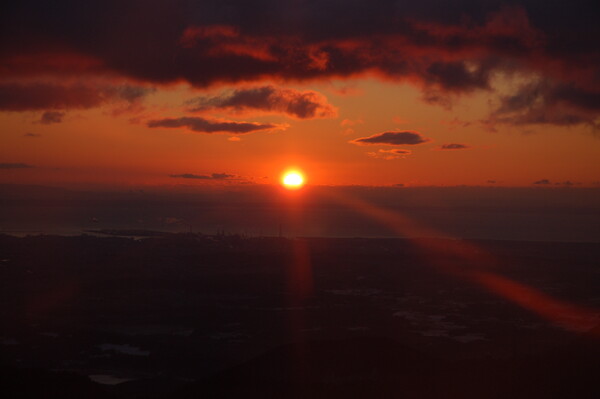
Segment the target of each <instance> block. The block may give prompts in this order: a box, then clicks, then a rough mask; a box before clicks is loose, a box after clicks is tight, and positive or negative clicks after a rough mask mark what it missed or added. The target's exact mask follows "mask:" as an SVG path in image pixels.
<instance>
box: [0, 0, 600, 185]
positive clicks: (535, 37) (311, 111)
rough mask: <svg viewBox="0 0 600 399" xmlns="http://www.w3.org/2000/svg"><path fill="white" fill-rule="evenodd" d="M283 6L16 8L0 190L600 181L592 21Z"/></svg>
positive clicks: (588, 15) (339, 5)
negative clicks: (295, 177)
mask: <svg viewBox="0 0 600 399" xmlns="http://www.w3.org/2000/svg"><path fill="white" fill-rule="evenodd" d="M30 3H31V4H30ZM213 3H214V4H213ZM275 3H277V2H275ZM275 3H273V2H270V1H265V2H258V3H256V4H254V3H252V4H250V3H248V2H245V1H239V0H232V1H231V2H227V4H225V3H224V4H220V3H219V2H203V1H200V2H194V1H187V0H177V1H165V0H156V1H155V2H153V7H147V8H143V9H142V8H140V7H137V6H136V5H137V3H135V2H134V3H131V4H130V5H129V6H128V7H123V6H121V5H120V4H121V2H115V3H114V4H113V2H95V1H91V2H89V4H88V3H86V5H85V6H81V7H79V6H78V7H72V6H69V5H68V3H65V4H64V5H63V4H61V5H56V6H53V7H47V6H39V5H38V6H35V4H36V0H31V1H29V0H28V1H26V2H24V3H22V4H21V3H15V4H12V5H11V8H10V9H7V10H6V14H5V18H4V19H3V26H4V30H3V38H2V39H3V43H4V44H3V45H2V46H0V72H1V74H0V129H1V131H0V183H23V184H49V185H72V184H78V185H86V184H87V185H102V186H147V185H172V184H192V185H207V184H248V183H253V184H270V183H277V182H278V179H279V176H280V174H281V173H282V171H283V170H285V169H287V168H290V167H295V168H298V169H301V170H303V171H304V172H305V174H306V177H307V182H308V184H314V185H396V184H403V185H406V186H428V185H433V186H454V185H475V186H478V185H494V186H531V185H541V186H598V185H599V184H600V183H599V182H600V162H599V161H598V159H599V156H600V139H599V138H598V137H599V136H598V129H599V128H600V80H599V79H598V73H597V72H598V65H599V63H600V54H599V53H598V51H597V43H598V37H599V36H600V31H599V28H598V24H597V21H596V20H595V18H594V14H595V13H593V12H591V10H588V9H586V8H585V7H581V8H579V7H571V8H569V9H565V7H563V6H562V5H560V4H557V5H555V4H545V3H544V4H542V3H539V2H535V1H530V0H521V1H519V2H517V3H514V2H511V3H510V4H508V3H507V4H503V3H502V2H501V1H500V2H490V3H489V4H488V3H487V2H486V3H481V2H479V1H476V0H472V1H471V0H467V1H465V2H462V3H461V6H460V7H458V6H456V5H453V4H451V3H448V4H445V3H440V2H431V1H429V0H425V1H422V2H418V3H414V4H413V3H408V2H407V3H406V4H405V3H403V2H397V1H391V0H390V1H381V2H377V4H375V3H371V2H366V1H360V0H359V1H356V2H351V3H348V2H337V1H324V2H313V1H301V2H282V3H277V4H275ZM463 3H464V4H463ZM565 15H568V16H569V18H564V16H565ZM132 21H135V23H132Z"/></svg>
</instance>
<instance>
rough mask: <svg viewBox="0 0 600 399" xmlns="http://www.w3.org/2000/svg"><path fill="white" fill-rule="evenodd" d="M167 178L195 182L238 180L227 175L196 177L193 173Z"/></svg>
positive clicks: (215, 174) (217, 174) (233, 176)
mask: <svg viewBox="0 0 600 399" xmlns="http://www.w3.org/2000/svg"><path fill="white" fill-rule="evenodd" d="M169 177H173V178H180V179H197V180H240V179H238V178H236V177H237V176H236V175H230V174H227V173H212V174H210V175H196V174H193V173H182V174H178V175H177V174H175V175H169Z"/></svg>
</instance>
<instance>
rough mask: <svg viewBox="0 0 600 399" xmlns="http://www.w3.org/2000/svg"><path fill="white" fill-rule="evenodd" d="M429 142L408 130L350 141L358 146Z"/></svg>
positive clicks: (417, 133)
mask: <svg viewBox="0 0 600 399" xmlns="http://www.w3.org/2000/svg"><path fill="white" fill-rule="evenodd" d="M429 141H431V139H429V138H427V137H423V136H422V135H421V133H419V132H414V131H410V130H406V131H397V132H383V133H378V134H374V135H372V136H368V137H361V138H358V139H355V140H352V141H350V142H351V143H353V144H359V145H381V144H384V145H416V144H423V143H427V142H429Z"/></svg>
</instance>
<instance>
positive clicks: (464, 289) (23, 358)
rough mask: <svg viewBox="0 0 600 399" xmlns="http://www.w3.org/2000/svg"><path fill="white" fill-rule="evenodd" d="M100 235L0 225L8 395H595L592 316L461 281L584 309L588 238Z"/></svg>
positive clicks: (0, 352)
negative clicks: (548, 308) (566, 316)
mask: <svg viewBox="0 0 600 399" xmlns="http://www.w3.org/2000/svg"><path fill="white" fill-rule="evenodd" d="M110 233H111V234H110V236H109V237H96V236H90V235H83V236H77V237H60V236H29V237H25V238H16V237H12V236H0V262H1V264H0V290H1V292H2V302H1V304H0V317H1V318H2V320H3V322H2V327H1V330H0V356H1V357H0V367H1V368H0V393H1V394H2V396H3V397H11V398H19V397H22V398H30V397H31V398H164V399H167V398H204V397H206V398H239V397H247V398H392V397H393V398H506V397H517V398H519V397H522V398H564V397H574V398H575V397H576V398H586V397H590V398H592V397H598V394H599V393H600V391H599V389H598V383H597V381H595V379H596V378H597V375H598V370H600V360H599V359H600V348H599V342H598V337H599V336H600V327H599V326H598V322H597V318H596V319H594V318H593V317H592V318H591V319H590V320H587V321H586V320H584V321H585V322H589V323H588V324H585V323H584V321H582V320H579V321H578V323H574V324H564V323H562V324H561V320H562V319H560V318H552V315H550V316H549V315H548V314H542V313H543V312H542V313H540V312H539V306H538V311H536V308H535V306H533V307H532V306H529V305H528V304H530V302H528V301H527V299H523V298H522V297H518V294H519V293H518V292H517V297H518V298H521V299H520V303H517V302H515V299H514V297H513V298H512V299H511V297H510V293H509V294H508V295H509V296H502V295H500V294H499V293H498V292H491V291H490V290H489V289H488V288H486V287H485V286H482V285H479V284H477V283H475V282H474V281H473V280H470V279H468V278H466V276H469V274H468V273H467V272H468V271H472V270H476V271H479V270H485V271H486V272H488V273H493V275H494V276H499V277H501V278H502V281H510V282H512V283H514V284H518V287H521V288H519V289H521V290H522V289H523V288H522V287H527V289H528V290H529V291H526V293H527V294H528V295H532V294H531V292H534V293H535V292H539V293H542V294H543V295H544V298H546V297H547V298H552V299H553V300H556V301H562V302H565V303H569V304H574V305H576V306H577V307H581V308H582V309H587V310H588V313H586V314H589V313H590V312H589V310H590V309H591V310H594V309H598V308H599V307H600V298H599V297H598V292H600V291H599V289H598V288H599V287H600V281H599V280H600V277H599V276H600V274H599V273H598V271H599V269H598V264H597V259H599V256H600V245H599V244H594V243H589V244H585V243H569V244H561V243H532V242H507V241H455V240H431V239H427V240H426V239H423V240H404V239H360V238H356V239H322V238H304V239H283V238H246V237H241V236H228V235H220V236H203V235H197V234H167V235H157V236H153V237H147V238H143V239H132V238H127V237H119V236H117V234H119V232H115V231H111V232H110ZM136 233H139V232H136ZM136 236H139V235H138V234H136ZM511 287H512V285H511ZM542 305H543V304H542ZM591 314H592V315H593V314H594V312H593V311H592V312H591ZM572 316H573V318H574V317H576V316H577V315H575V314H573V315H572ZM596 316H597V313H596ZM578 317H581V315H579V316H578ZM574 326H576V327H577V328H575V327H574ZM582 326H589V327H586V328H583V327H582ZM594 326H595V327H594ZM98 382H102V383H103V384H100V383H98ZM107 383H108V384H107Z"/></svg>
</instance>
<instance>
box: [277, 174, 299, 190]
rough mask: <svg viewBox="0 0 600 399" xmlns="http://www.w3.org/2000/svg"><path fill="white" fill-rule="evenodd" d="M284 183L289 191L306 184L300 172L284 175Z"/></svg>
mask: <svg viewBox="0 0 600 399" xmlns="http://www.w3.org/2000/svg"><path fill="white" fill-rule="evenodd" d="M282 183H283V185H284V186H285V187H286V188H289V189H296V188H300V187H302V185H303V184H304V177H303V176H302V174H300V173H299V172H287V173H286V174H284V175H283V179H282Z"/></svg>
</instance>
